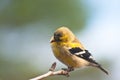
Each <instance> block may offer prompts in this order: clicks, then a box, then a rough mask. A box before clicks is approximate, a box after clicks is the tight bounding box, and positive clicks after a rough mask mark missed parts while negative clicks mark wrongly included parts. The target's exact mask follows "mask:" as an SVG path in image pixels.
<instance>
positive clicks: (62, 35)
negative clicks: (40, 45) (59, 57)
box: [51, 27, 74, 42]
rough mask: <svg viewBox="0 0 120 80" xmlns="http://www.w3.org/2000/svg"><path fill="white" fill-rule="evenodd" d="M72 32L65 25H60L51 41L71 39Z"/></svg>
mask: <svg viewBox="0 0 120 80" xmlns="http://www.w3.org/2000/svg"><path fill="white" fill-rule="evenodd" d="M73 39H74V34H73V33H72V31H70V30H69V29H68V28H67V27H60V28H58V29H57V30H56V31H55V32H54V35H53V37H52V39H51V42H69V41H73Z"/></svg>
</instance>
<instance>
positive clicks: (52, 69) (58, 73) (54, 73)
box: [30, 62, 70, 80]
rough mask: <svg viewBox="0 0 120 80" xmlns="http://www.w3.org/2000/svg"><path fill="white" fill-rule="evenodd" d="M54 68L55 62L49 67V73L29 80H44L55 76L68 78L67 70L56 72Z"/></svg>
mask: <svg viewBox="0 0 120 80" xmlns="http://www.w3.org/2000/svg"><path fill="white" fill-rule="evenodd" d="M55 68H56V62H54V63H53V64H52V65H51V68H50V69H49V71H48V72H47V73H45V74H43V75H40V76H37V77H35V78H32V79H30V80H42V79H44V78H47V77H49V76H55V75H64V76H67V77H69V72H70V71H68V70H65V69H63V70H58V71H55Z"/></svg>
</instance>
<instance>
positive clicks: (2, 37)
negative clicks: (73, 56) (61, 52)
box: [0, 0, 120, 80]
mask: <svg viewBox="0 0 120 80" xmlns="http://www.w3.org/2000/svg"><path fill="white" fill-rule="evenodd" d="M119 4H120V0H0V80H28V79H30V78H33V77H36V76H38V75H41V74H43V73H46V72H47V71H48V69H49V67H50V66H51V64H52V63H53V62H57V68H56V70H59V69H61V68H63V67H66V66H65V65H63V64H61V63H60V62H59V61H58V60H57V59H56V58H55V57H54V56H53V54H52V50H51V48H50V43H49V41H50V38H51V36H52V35H53V32H54V31H55V30H56V29H57V28H59V27H60V26H67V27H69V28H70V29H71V30H72V31H73V32H74V33H75V35H76V36H77V37H78V39H80V40H81V42H82V43H83V44H84V45H85V47H86V48H87V49H88V50H89V51H90V52H91V53H92V54H93V56H94V57H95V59H96V60H97V61H98V62H99V63H101V64H102V65H103V67H104V68H106V69H107V70H108V71H109V73H110V75H109V76H107V75H105V74H104V73H103V72H101V71H100V70H98V69H96V68H91V67H89V68H85V69H77V70H76V71H74V72H72V73H71V74H70V75H71V76H70V77H68V78H67V77H64V76H54V77H49V78H47V79H45V80H56V79H57V80H118V79H120V74H119V67H120V58H119V56H120V54H119V53H120V5H119Z"/></svg>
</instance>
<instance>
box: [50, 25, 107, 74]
mask: <svg viewBox="0 0 120 80" xmlns="http://www.w3.org/2000/svg"><path fill="white" fill-rule="evenodd" d="M50 43H51V48H52V51H53V53H54V56H55V57H56V58H57V59H58V60H59V61H61V62H62V63H64V64H65V65H66V66H67V67H68V69H69V70H71V71H72V70H74V69H75V68H81V67H84V66H93V67H97V68H99V69H100V70H102V71H103V72H105V73H106V74H108V72H107V71H106V70H105V69H104V68H102V67H101V65H100V64H99V63H97V62H96V61H95V60H94V59H93V57H92V55H91V53H90V52H89V51H88V50H86V49H85V48H84V47H83V45H82V44H81V42H79V40H78V39H77V38H76V37H75V35H74V34H73V33H72V31H71V30H69V29H68V28H67V27H60V28H58V29H57V30H56V31H55V32H54V35H53V36H52V38H51V40H50Z"/></svg>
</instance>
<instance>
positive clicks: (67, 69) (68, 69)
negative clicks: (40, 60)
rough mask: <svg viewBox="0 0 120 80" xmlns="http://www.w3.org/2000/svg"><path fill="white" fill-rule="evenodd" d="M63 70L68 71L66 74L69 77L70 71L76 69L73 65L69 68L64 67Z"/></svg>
mask: <svg viewBox="0 0 120 80" xmlns="http://www.w3.org/2000/svg"><path fill="white" fill-rule="evenodd" d="M62 70H64V71H65V72H66V75H65V76H67V77H69V76H70V75H69V72H71V71H74V68H73V67H68V68H62Z"/></svg>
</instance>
